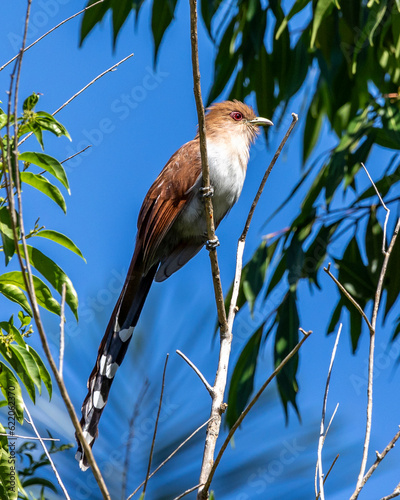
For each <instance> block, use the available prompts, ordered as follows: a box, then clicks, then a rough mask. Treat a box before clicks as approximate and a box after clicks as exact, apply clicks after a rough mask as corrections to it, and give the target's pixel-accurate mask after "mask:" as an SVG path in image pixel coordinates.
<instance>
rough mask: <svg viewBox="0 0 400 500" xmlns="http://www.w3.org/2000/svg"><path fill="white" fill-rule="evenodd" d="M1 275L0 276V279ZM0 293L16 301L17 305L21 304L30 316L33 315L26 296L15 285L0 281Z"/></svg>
mask: <svg viewBox="0 0 400 500" xmlns="http://www.w3.org/2000/svg"><path fill="white" fill-rule="evenodd" d="M2 276H4V275H2ZM2 276H0V280H1V278H2ZM0 293H1V294H3V295H4V297H6V298H7V299H8V300H11V301H12V302H16V303H17V304H18V305H19V306H21V307H22V308H23V309H24V311H26V312H27V313H28V314H29V316H31V317H32V316H33V313H32V309H31V306H30V305H29V302H28V300H27V298H26V297H25V295H24V293H23V292H21V290H20V289H19V288H18V287H17V286H15V285H10V284H8V283H5V282H2V281H0Z"/></svg>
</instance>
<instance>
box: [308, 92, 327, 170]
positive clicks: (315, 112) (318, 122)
mask: <svg viewBox="0 0 400 500" xmlns="http://www.w3.org/2000/svg"><path fill="white" fill-rule="evenodd" d="M323 111H324V109H323V101H322V99H321V97H320V95H319V94H318V93H315V95H314V98H313V100H312V102H311V104H310V107H309V108H308V111H307V116H306V123H305V126H304V134H303V164H305V163H306V161H307V159H308V157H309V156H310V154H311V153H312V151H313V149H314V147H315V145H316V144H317V140H318V137H319V134H320V132H321V127H322V122H323V118H324V112H323Z"/></svg>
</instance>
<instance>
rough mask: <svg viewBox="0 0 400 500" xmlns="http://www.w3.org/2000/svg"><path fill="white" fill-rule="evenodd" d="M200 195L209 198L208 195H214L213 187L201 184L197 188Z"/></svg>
mask: <svg viewBox="0 0 400 500" xmlns="http://www.w3.org/2000/svg"><path fill="white" fill-rule="evenodd" d="M199 191H200V195H201V197H202V198H209V197H210V196H214V188H213V187H212V186H211V185H210V186H203V187H201V188H200V189H199Z"/></svg>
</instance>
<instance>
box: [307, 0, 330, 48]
mask: <svg viewBox="0 0 400 500" xmlns="http://www.w3.org/2000/svg"><path fill="white" fill-rule="evenodd" d="M334 5H335V2H334V0H318V3H317V5H316V7H315V11H314V17H313V25H312V31H311V41H310V47H311V48H314V44H315V39H316V37H317V33H318V29H319V27H320V25H321V22H322V21H323V19H325V17H327V16H328V15H329V14H330V12H331V10H332V8H333V6H334Z"/></svg>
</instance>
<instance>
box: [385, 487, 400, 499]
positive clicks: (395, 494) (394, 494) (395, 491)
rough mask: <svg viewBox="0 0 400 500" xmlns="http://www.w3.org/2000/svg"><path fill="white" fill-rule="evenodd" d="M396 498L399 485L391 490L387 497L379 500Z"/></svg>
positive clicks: (399, 488) (399, 494)
mask: <svg viewBox="0 0 400 500" xmlns="http://www.w3.org/2000/svg"><path fill="white" fill-rule="evenodd" d="M398 496H400V483H399V484H398V485H397V486H396V488H395V489H394V490H393V493H391V494H390V495H387V496H386V497H383V498H381V500H391V499H392V498H396V497H398Z"/></svg>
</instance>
